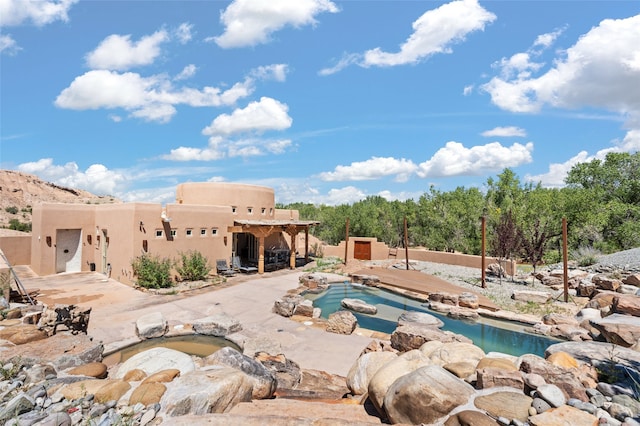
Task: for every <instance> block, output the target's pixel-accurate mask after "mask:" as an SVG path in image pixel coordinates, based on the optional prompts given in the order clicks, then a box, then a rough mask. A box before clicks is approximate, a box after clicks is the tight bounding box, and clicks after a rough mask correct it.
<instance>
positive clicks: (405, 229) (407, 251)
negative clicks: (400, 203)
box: [404, 216, 409, 271]
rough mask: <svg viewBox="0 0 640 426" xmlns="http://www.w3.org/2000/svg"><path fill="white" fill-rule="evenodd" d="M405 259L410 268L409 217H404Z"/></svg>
mask: <svg viewBox="0 0 640 426" xmlns="http://www.w3.org/2000/svg"><path fill="white" fill-rule="evenodd" d="M404 259H405V262H406V264H407V271H408V270H409V237H408V235H407V217H406V216H405V217H404Z"/></svg>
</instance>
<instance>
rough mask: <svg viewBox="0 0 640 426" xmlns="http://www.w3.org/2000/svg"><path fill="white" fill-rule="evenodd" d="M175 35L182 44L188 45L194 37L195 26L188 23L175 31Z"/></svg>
mask: <svg viewBox="0 0 640 426" xmlns="http://www.w3.org/2000/svg"><path fill="white" fill-rule="evenodd" d="M174 35H175V37H176V38H177V39H178V42H179V43H180V44H186V43H188V42H189V41H191V38H192V37H193V25H192V24H189V23H187V22H184V23H182V24H180V25H179V26H178V28H177V29H176V30H175V31H174Z"/></svg>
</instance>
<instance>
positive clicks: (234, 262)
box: [231, 256, 258, 274]
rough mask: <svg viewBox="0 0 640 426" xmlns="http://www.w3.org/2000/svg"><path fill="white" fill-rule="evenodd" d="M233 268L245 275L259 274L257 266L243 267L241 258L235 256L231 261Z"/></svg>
mask: <svg viewBox="0 0 640 426" xmlns="http://www.w3.org/2000/svg"><path fill="white" fill-rule="evenodd" d="M231 266H232V267H233V269H234V270H236V271H240V272H242V273H245V274H254V273H256V272H258V268H256V267H255V266H242V263H241V262H240V256H233V258H232V259H231Z"/></svg>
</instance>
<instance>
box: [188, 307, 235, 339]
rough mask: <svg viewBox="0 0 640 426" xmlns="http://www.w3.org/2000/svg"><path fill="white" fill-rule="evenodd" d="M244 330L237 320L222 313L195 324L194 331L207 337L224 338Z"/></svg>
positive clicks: (202, 319)
mask: <svg viewBox="0 0 640 426" xmlns="http://www.w3.org/2000/svg"><path fill="white" fill-rule="evenodd" d="M240 330H242V325H241V324H240V323H239V322H238V320H236V319H235V318H232V317H230V316H229V315H227V314H225V313H224V312H220V313H217V314H214V315H211V316H208V317H206V318H201V319H199V320H197V321H194V323H193V331H195V332H196V333H198V334H205V335H207V336H217V337H224V336H227V335H229V334H231V333H236V332H238V331H240Z"/></svg>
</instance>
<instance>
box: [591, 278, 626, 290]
mask: <svg viewBox="0 0 640 426" xmlns="http://www.w3.org/2000/svg"><path fill="white" fill-rule="evenodd" d="M592 281H593V283H594V284H595V285H596V287H598V288H599V289H602V290H609V291H616V290H618V288H619V287H620V285H621V284H622V281H620V280H618V279H615V278H611V277H607V276H605V275H594V277H593V278H592Z"/></svg>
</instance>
